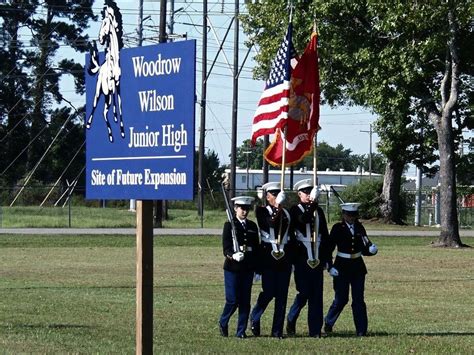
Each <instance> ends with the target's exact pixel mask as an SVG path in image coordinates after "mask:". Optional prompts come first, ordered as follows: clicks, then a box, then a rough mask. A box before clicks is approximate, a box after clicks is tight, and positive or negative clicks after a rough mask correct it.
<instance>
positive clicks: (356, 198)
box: [341, 179, 383, 219]
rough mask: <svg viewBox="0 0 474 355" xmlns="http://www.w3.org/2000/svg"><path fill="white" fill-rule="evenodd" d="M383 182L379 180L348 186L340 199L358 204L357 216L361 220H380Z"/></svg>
mask: <svg viewBox="0 0 474 355" xmlns="http://www.w3.org/2000/svg"><path fill="white" fill-rule="evenodd" d="M382 186H383V181H382V180H379V179H372V180H363V181H361V182H360V183H358V184H354V185H349V186H347V187H346V188H345V190H344V191H343V192H342V194H341V197H342V199H343V200H344V201H346V202H358V203H360V204H361V205H360V207H359V216H360V218H362V219H371V218H380V217H381V214H380V208H379V207H380V204H381V202H382V199H381V197H380V195H381V193H382Z"/></svg>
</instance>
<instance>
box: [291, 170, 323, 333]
mask: <svg viewBox="0 0 474 355" xmlns="http://www.w3.org/2000/svg"><path fill="white" fill-rule="evenodd" d="M294 189H295V190H296V191H298V197H299V199H300V202H299V203H298V204H296V205H293V206H292V207H291V209H290V216H291V224H292V229H293V232H294V237H295V238H294V239H293V243H294V244H295V253H294V260H293V264H294V266H295V269H294V277H295V284H296V290H297V291H298V294H297V295H296V297H295V300H294V302H293V305H292V306H291V308H290V311H289V312H288V316H287V323H286V333H287V334H288V335H295V333H296V321H297V319H298V316H299V314H300V312H301V309H302V308H303V307H304V306H305V305H306V302H308V329H309V336H311V337H317V338H319V337H321V328H322V326H323V269H324V267H325V266H326V264H327V263H328V262H330V261H331V253H330V251H329V249H328V244H327V243H328V238H329V233H328V227H327V223H326V217H325V216H324V212H323V210H322V208H321V207H319V206H318V201H317V195H318V190H317V187H316V186H313V182H312V180H311V179H307V180H301V181H298V182H297V183H296V184H295V186H294ZM316 211H317V215H315V212H316ZM315 226H316V228H317V229H318V233H317V234H318V235H317V236H316V234H315Z"/></svg>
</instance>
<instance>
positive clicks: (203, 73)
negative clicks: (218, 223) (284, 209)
mask: <svg viewBox="0 0 474 355" xmlns="http://www.w3.org/2000/svg"><path fill="white" fill-rule="evenodd" d="M201 76H202V79H201V124H200V126H199V167H198V193H199V195H198V214H199V216H201V228H203V227H204V220H203V218H204V172H203V170H204V146H205V143H206V92H207V0H203V2H202V70H201Z"/></svg>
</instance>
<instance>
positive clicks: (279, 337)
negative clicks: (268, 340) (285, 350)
mask: <svg viewBox="0 0 474 355" xmlns="http://www.w3.org/2000/svg"><path fill="white" fill-rule="evenodd" d="M272 338H278V339H284V337H283V334H281V333H272Z"/></svg>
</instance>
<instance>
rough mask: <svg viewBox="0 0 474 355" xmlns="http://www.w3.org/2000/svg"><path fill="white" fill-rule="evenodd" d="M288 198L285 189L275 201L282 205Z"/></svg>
mask: <svg viewBox="0 0 474 355" xmlns="http://www.w3.org/2000/svg"><path fill="white" fill-rule="evenodd" d="M285 200H286V194H285V191H280V192H279V193H278V195H277V197H276V199H275V202H276V203H277V204H278V205H281V204H282V203H283V201H285Z"/></svg>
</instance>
